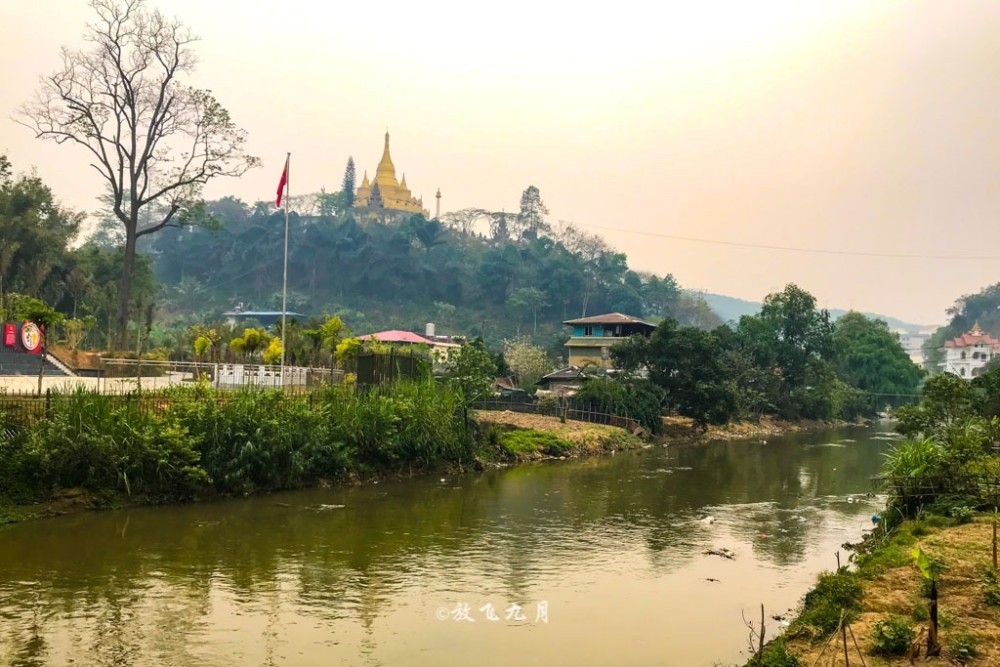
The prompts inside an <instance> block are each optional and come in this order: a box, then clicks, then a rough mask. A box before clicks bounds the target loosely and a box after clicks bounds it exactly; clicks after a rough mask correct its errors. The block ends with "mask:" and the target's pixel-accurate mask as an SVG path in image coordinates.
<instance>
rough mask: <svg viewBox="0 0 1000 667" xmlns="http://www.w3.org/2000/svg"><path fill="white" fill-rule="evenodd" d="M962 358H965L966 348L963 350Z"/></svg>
mask: <svg viewBox="0 0 1000 667" xmlns="http://www.w3.org/2000/svg"><path fill="white" fill-rule="evenodd" d="M961 358H962V359H965V351H964V350H963V351H962V357H961Z"/></svg>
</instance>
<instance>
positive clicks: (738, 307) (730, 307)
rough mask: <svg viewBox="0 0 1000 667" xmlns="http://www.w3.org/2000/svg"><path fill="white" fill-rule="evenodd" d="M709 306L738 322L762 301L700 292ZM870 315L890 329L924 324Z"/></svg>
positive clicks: (835, 310)
mask: <svg viewBox="0 0 1000 667" xmlns="http://www.w3.org/2000/svg"><path fill="white" fill-rule="evenodd" d="M699 294H701V296H702V297H704V299H705V301H706V302H707V303H708V306H709V307H710V308H711V309H712V310H713V311H715V314H716V315H718V316H719V317H720V318H722V320H724V321H726V322H738V321H739V319H740V317H742V316H743V315H755V314H756V313H759V312H760V306H761V302H760V301H747V300H746V299H738V298H736V297H733V296H726V295H725V294H712V293H710V292H699ZM847 312H849V311H847V310H844V309H842V308H831V309H830V315H831V316H832V317H833V318H834V319H837V318H838V317H840V316H841V315H845V314H846V313H847ZM864 314H865V315H867V316H868V317H874V318H877V319H880V320H884V321H885V322H886V324H888V325H889V328H890V329H902V330H904V331H907V332H910V333H917V332H918V331H920V330H921V329H922V328H924V325H922V324H913V323H912V322H904V321H903V320H900V319H897V318H895V317H889V316H888V315H882V314H880V313H864Z"/></svg>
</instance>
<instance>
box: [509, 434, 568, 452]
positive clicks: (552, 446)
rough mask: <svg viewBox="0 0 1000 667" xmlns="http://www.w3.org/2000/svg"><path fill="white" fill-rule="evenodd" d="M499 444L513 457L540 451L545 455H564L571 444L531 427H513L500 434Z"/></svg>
mask: <svg viewBox="0 0 1000 667" xmlns="http://www.w3.org/2000/svg"><path fill="white" fill-rule="evenodd" d="M500 442H501V446H502V447H503V449H504V450H506V452H507V453H508V454H510V455H512V456H514V457H517V456H525V455H528V456H530V455H531V454H535V453H541V454H545V455H547V456H565V455H567V454H568V453H569V452H570V450H571V448H572V445H571V444H570V443H569V442H567V441H565V440H563V439H561V438H559V437H557V436H555V435H552V434H551V433H544V432H542V431H535V430H533V429H515V430H512V431H506V432H504V433H502V434H501V436H500Z"/></svg>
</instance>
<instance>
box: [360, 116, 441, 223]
mask: <svg viewBox="0 0 1000 667" xmlns="http://www.w3.org/2000/svg"><path fill="white" fill-rule="evenodd" d="M354 206H355V207H356V208H361V209H370V208H371V209H375V208H384V209H388V210H390V211H403V212H405V213H420V214H422V215H423V216H424V217H425V218H429V217H430V213H429V212H428V211H427V210H426V209H425V208H424V200H423V197H420V198H415V197H414V196H413V195H412V194H411V193H410V188H408V187H407V186H406V174H403V180H402V181H397V180H396V167H395V165H393V164H392V157H390V155H389V133H388V132H386V133H385V149H384V150H383V151H382V159H381V160H380V161H379V163H378V168H377V169H376V170H375V180H374V182H369V181H368V172H367V171H365V177H364V180H363V181H361V186H360V187H358V192H357V194H356V195H355V197H354Z"/></svg>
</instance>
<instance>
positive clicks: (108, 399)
mask: <svg viewBox="0 0 1000 667" xmlns="http://www.w3.org/2000/svg"><path fill="white" fill-rule="evenodd" d="M254 389H267V387H252V388H243V390H244V391H252V390H254ZM319 389H321V387H318V386H314V387H305V386H286V387H284V390H283V391H281V396H282V397H283V399H288V400H301V399H305V400H307V401H308V402H309V404H310V405H313V404H314V402H316V393H317V390H319ZM345 390H346V389H345ZM238 393H239V392H237V391H232V390H225V389H214V390H209V391H208V392H199V393H195V392H183V391H182V392H178V391H176V390H171V389H159V390H156V389H152V390H146V391H121V392H100V393H98V392H93V391H87V390H83V392H76V391H51V390H48V391H46V392H44V393H43V394H41V395H39V394H37V393H33V392H26V391H25V392H12V391H2V390H0V426H3V425H8V426H27V425H29V424H32V423H35V422H38V421H41V420H44V419H50V418H52V417H54V416H56V415H57V414H59V412H60V411H63V410H65V409H66V408H67V407H68V406H70V405H76V406H77V407H79V405H80V401H81V400H100V401H101V404H102V405H104V406H108V407H110V408H111V409H113V410H121V409H123V408H131V409H133V410H138V411H140V412H144V413H163V412H166V411H167V410H169V409H170V408H171V407H172V406H174V405H176V404H177V403H179V402H183V403H193V402H202V401H206V400H208V401H214V402H215V403H216V404H218V405H222V404H225V403H227V402H229V401H231V400H233V399H234V398H236V397H237V395H238Z"/></svg>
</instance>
